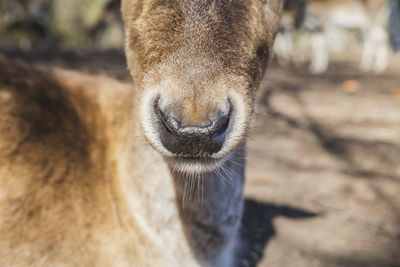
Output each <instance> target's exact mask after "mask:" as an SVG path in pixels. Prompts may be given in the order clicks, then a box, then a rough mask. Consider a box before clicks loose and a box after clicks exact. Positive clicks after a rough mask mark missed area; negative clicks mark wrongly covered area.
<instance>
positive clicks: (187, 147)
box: [156, 106, 230, 157]
mask: <svg viewBox="0 0 400 267" xmlns="http://www.w3.org/2000/svg"><path fill="white" fill-rule="evenodd" d="M156 110H157V111H158V116H159V118H160V119H159V120H158V124H159V125H158V130H159V134H160V141H161V143H162V144H163V146H164V147H165V148H166V149H168V150H169V151H170V152H172V153H174V154H175V155H177V156H182V157H208V156H211V155H212V154H215V153H217V152H218V151H220V150H221V148H222V145H223V143H224V142H225V139H226V134H227V130H228V126H229V117H230V116H229V115H230V108H228V109H227V111H225V112H223V111H217V112H214V114H217V115H214V116H213V119H212V120H211V119H210V120H209V121H207V122H208V123H203V124H202V125H185V126H183V125H182V123H181V120H180V119H179V118H178V116H176V114H173V113H172V112H169V111H167V109H162V108H160V107H159V106H157V107H156ZM204 124H206V125H204ZM207 124H208V125H207Z"/></svg>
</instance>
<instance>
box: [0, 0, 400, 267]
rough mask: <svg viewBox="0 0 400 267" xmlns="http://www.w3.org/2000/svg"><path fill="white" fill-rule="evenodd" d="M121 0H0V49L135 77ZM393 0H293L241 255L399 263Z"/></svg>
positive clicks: (267, 92) (256, 144) (287, 261)
mask: <svg viewBox="0 0 400 267" xmlns="http://www.w3.org/2000/svg"><path fill="white" fill-rule="evenodd" d="M119 8H120V1H118V0H68V1H66V0H0V53H1V54H3V55H5V56H6V57H8V58H10V59H14V60H22V61H25V62H28V63H32V64H34V65H44V66H48V67H63V68H68V69H74V70H77V71H83V72H88V73H92V74H102V75H107V76H111V77H114V78H116V79H118V80H121V81H130V76H129V73H128V71H127V68H126V63H125V58H124V54H123V46H124V45H123V43H124V34H123V30H122V21H121V18H120V13H119ZM399 50H400V0H308V1H307V0H288V1H286V4H285V11H284V14H283V16H282V21H281V27H280V30H279V33H278V35H277V39H276V43H275V47H274V56H273V60H272V62H271V64H270V66H269V69H268V70H267V73H266V76H265V78H264V80H263V82H262V84H261V88H260V90H259V92H258V101H257V109H256V115H255V120H254V123H253V127H252V129H251V134H250V139H249V142H248V168H247V184H246V190H245V194H246V199H247V200H246V208H245V216H244V218H243V225H244V226H243V229H242V236H243V242H247V244H248V250H247V251H243V252H242V253H243V261H242V262H241V266H255V265H257V264H258V265H257V266H307V267H308V266H351V267H356V266H357V267H358V266H360V267H361V266H362V267H365V266H379V267H380V266H393V267H395V266H400V52H399Z"/></svg>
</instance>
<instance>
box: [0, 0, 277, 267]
mask: <svg viewBox="0 0 400 267" xmlns="http://www.w3.org/2000/svg"><path fill="white" fill-rule="evenodd" d="M282 2H283V1H278V0H263V1H261V0H218V1H216V0H202V1H200V0H168V1H165V0H152V1H142V0H122V3H121V12H122V17H123V21H124V29H125V33H126V41H125V53H126V59H127V65H128V68H129V70H130V73H131V76H132V78H133V81H134V82H133V84H125V83H121V82H118V81H115V80H113V79H111V78H107V77H104V76H96V75H90V74H85V73H80V72H75V71H72V70H63V69H56V68H37V67H32V66H29V65H27V64H25V63H22V62H19V61H17V62H15V61H13V60H9V59H5V58H4V57H0V265H1V266H218V267H219V266H238V265H239V260H240V259H238V258H237V257H236V254H237V253H236V252H237V251H238V250H240V247H241V244H240V238H239V234H238V231H239V228H240V223H241V217H242V211H243V199H244V197H243V186H244V182H245V178H244V171H245V158H246V149H245V148H246V138H247V134H248V129H249V125H250V122H251V118H252V114H253V112H254V105H255V100H254V99H255V93H256V91H257V88H258V87H259V84H260V80H261V78H262V77H263V75H264V72H265V70H266V68H267V65H268V62H269V58H270V54H271V49H272V46H273V41H274V37H275V34H276V32H277V28H278V24H279V17H280V13H281V10H282V4H283V3H282Z"/></svg>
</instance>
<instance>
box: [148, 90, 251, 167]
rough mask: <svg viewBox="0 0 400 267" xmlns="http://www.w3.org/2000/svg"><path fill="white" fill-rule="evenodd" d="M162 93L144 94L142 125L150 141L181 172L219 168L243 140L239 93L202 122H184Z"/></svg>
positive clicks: (244, 126)
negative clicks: (207, 119)
mask: <svg viewBox="0 0 400 267" xmlns="http://www.w3.org/2000/svg"><path fill="white" fill-rule="evenodd" d="M161 97H162V96H160V94H153V95H148V96H146V95H145V96H144V100H143V101H142V108H143V111H142V115H143V116H142V118H143V120H142V128H143V129H144V131H145V136H146V139H147V141H148V142H149V143H150V144H151V145H152V146H153V147H154V148H155V149H156V150H157V151H158V152H160V154H161V155H163V156H164V158H165V160H166V162H167V163H168V164H169V165H170V166H171V167H172V168H173V169H174V170H178V171H181V172H189V173H201V172H209V171H212V170H215V169H217V168H218V167H220V166H221V165H222V164H223V163H224V162H225V160H226V159H227V158H228V156H229V155H230V154H231V153H232V152H233V151H234V150H235V149H236V148H237V147H238V146H239V145H240V144H241V143H242V142H243V140H244V136H245V132H246V129H247V125H246V123H245V122H246V121H247V120H246V119H247V116H246V114H245V111H244V105H243V104H242V102H240V101H239V100H238V97H239V96H236V95H234V96H229V97H227V98H226V100H225V102H223V104H221V105H220V107H223V108H219V109H218V110H216V111H215V112H214V113H213V116H212V119H210V120H209V121H207V123H204V124H202V125H184V124H182V120H181V117H180V116H177V115H176V113H173V112H172V111H171V110H174V109H171V108H170V106H171V105H169V106H167V105H162V103H161V101H160V99H161Z"/></svg>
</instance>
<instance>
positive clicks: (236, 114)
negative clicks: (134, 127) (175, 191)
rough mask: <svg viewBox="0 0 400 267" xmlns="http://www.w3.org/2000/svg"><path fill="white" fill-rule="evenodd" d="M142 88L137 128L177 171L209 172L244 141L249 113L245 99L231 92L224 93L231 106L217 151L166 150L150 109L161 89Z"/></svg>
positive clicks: (152, 107)
mask: <svg viewBox="0 0 400 267" xmlns="http://www.w3.org/2000/svg"><path fill="white" fill-rule="evenodd" d="M146 91H147V92H146V93H145V94H144V95H143V96H142V101H141V104H140V114H141V116H140V117H141V121H140V123H141V128H142V130H143V132H144V136H145V139H146V141H147V143H148V144H149V145H150V146H152V147H153V148H154V149H155V150H156V151H157V152H158V153H160V154H161V155H162V156H163V157H164V159H165V161H166V162H167V163H168V164H169V166H170V167H171V169H173V170H174V171H177V172H181V173H205V172H212V171H214V170H216V169H218V168H220V167H221V166H222V165H223V164H224V162H226V161H227V160H229V157H230V155H231V154H232V153H233V152H234V151H235V150H236V149H238V148H239V147H240V145H241V144H242V143H243V142H244V140H245V137H246V134H247V128H248V124H247V122H248V121H250V118H249V117H250V112H248V111H247V109H246V104H245V103H246V102H245V101H244V100H243V98H242V96H241V95H239V94H238V93H236V92H234V91H233V92H230V93H229V95H228V99H229V102H230V103H231V106H232V109H231V113H230V117H229V122H228V125H227V129H226V133H225V139H224V141H223V143H222V146H221V149H220V150H219V151H218V152H216V153H212V154H207V153H205V154H192V155H184V154H180V153H174V152H172V151H170V150H168V149H167V148H166V147H165V146H164V144H163V143H162V141H161V138H160V135H161V134H160V131H159V129H158V127H157V123H160V122H159V121H160V118H159V116H158V115H157V111H156V110H155V109H154V103H155V102H156V101H157V99H159V98H160V92H161V88H157V87H155V88H154V90H151V91H150V90H146Z"/></svg>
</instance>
